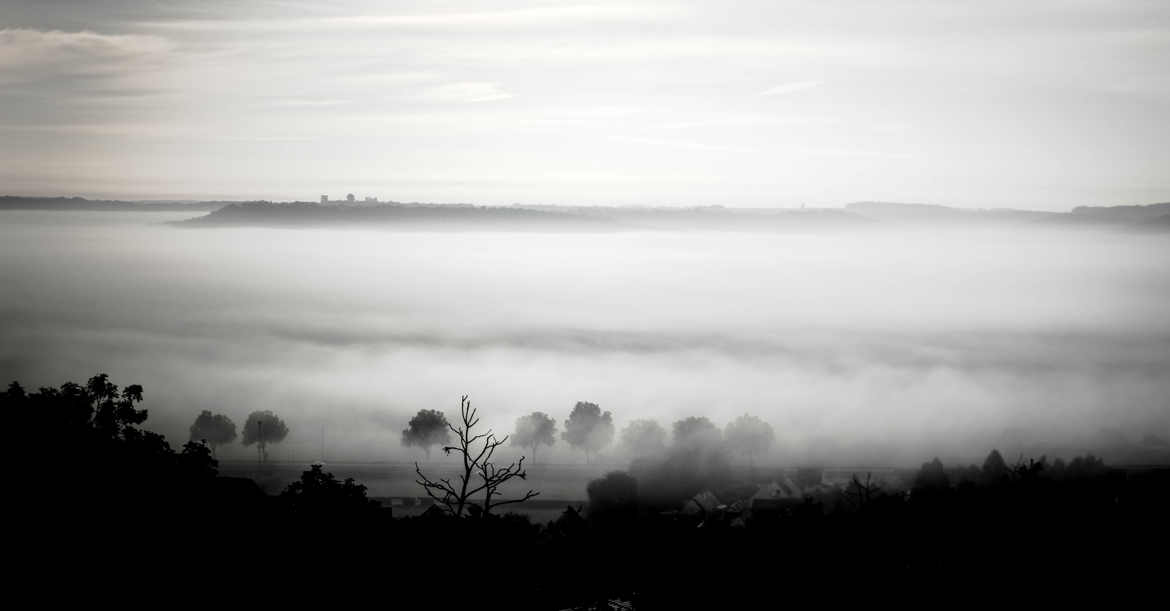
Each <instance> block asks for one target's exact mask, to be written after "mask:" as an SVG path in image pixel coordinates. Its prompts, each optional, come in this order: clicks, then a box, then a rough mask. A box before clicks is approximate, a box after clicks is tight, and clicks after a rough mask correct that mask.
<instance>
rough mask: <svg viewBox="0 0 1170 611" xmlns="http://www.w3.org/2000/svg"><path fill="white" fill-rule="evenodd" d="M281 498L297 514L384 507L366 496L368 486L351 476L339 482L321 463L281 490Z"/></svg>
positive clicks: (331, 512) (340, 512) (359, 510)
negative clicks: (355, 480)
mask: <svg viewBox="0 0 1170 611" xmlns="http://www.w3.org/2000/svg"><path fill="white" fill-rule="evenodd" d="M280 500H281V502H282V503H283V504H284V506H285V507H286V508H287V509H288V510H289V511H291V512H292V513H293V514H300V515H309V516H321V515H329V514H362V513H367V512H372V511H374V510H376V509H378V508H379V507H380V505H379V504H378V502H377V501H374V500H371V499H369V498H367V497H366V487H365V486H363V485H361V484H358V483H356V482H354V480H353V478H347V479H346V480H345V481H344V482H342V481H338V480H337V478H336V477H334V476H333V474H332V473H329V472H328V471H325V470H324V469H323V468H322V466H321V465H312V466H310V467H309V470H308V471H305V472H303V473H301V478H300V479H299V480H297V481H295V482H293V483H291V484H289V485H288V487H287V488H285V489H284V491H283V492H281V493H280Z"/></svg>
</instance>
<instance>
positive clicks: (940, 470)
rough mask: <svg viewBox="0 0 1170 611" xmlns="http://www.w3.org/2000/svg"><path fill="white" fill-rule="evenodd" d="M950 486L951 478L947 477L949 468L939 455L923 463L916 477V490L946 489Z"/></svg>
mask: <svg viewBox="0 0 1170 611" xmlns="http://www.w3.org/2000/svg"><path fill="white" fill-rule="evenodd" d="M950 486H951V478H949V477H947V470H946V469H945V468H944V467H943V464H942V461H941V460H939V459H938V457H935V459H934V460H932V461H930V462H926V463H922V468H921V469H919V470H918V475H916V476H915V477H914V489H915V490H945V489H947V488H950Z"/></svg>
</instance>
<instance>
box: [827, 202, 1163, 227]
mask: <svg viewBox="0 0 1170 611" xmlns="http://www.w3.org/2000/svg"><path fill="white" fill-rule="evenodd" d="M845 209H846V210H849V211H850V212H855V213H857V214H859V215H861V216H864V217H866V218H870V219H873V220H877V221H882V222H887V223H888V222H896V223H953V224H971V223H1009V222H1010V223H1020V222H1025V223H1045V224H1052V225H1056V226H1062V225H1063V226H1082V227H1114V228H1128V229H1143V228H1144V229H1166V228H1167V221H1166V220H1165V219H1164V218H1163V217H1166V216H1167V215H1170V203H1159V204H1149V205H1144V206H1079V207H1077V208H1074V209H1073V210H1072V211H1071V212H1041V211H1036V210H1012V209H997V208H982V209H980V208H954V207H950V206H941V205H938V204H902V203H895V202H855V203H852V204H849V205H847V206H845Z"/></svg>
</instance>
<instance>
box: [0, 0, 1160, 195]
mask: <svg viewBox="0 0 1170 611" xmlns="http://www.w3.org/2000/svg"><path fill="white" fill-rule="evenodd" d="M1168 116H1170V3H1168V2H1166V1H1165V0H1127V1H1124V2H1118V1H1116V0H1035V1H1031V2H1026V3H1021V2H1018V1H1001V0H988V1H983V2H925V1H920V0H913V1H911V0H901V1H897V0H895V1H890V2H863V1H844V0H818V1H796V2H791V1H778V0H769V1H764V2H754V1H750V0H747V1H738V2H735V3H734V4H729V3H726V2H640V1H636V0H621V1H616V2H607V1H604V0H603V1H597V2H586V3H578V2H574V1H511V0H503V1H493V2H457V1H452V2H447V1H429V2H360V1H358V2H327V1H319V2H236V1H232V2H227V1H218V0H215V1H207V0H202V1H199V2H194V1H183V0H175V1H161V2H149V3H147V2H130V1H125V0H111V1H107V2H101V3H95V2H88V1H80V0H37V1H21V0H2V1H0V192H4V193H14V194H29V195H80V196H87V197H115V198H131V199H197V198H205V199H210V198H226V199H245V198H265V199H275V200H284V199H300V200H316V199H317V197H319V196H320V195H321V194H328V195H330V196H331V197H333V198H335V199H337V198H341V197H343V196H344V195H345V194H346V193H350V192H352V193H355V194H356V195H357V196H358V197H359V198H361V197H364V196H376V197H379V198H382V199H390V200H396V201H430V202H475V203H484V204H510V203H521V204H607V205H608V204H616V205H709V204H720V205H728V206H751V207H790V206H800V205H802V204H807V205H815V206H836V205H841V204H844V203H847V202H850V201H859V200H884V201H913V202H929V203H939V204H951V205H959V206H970V207H1017V208H1031V209H1049V210H1067V209H1069V208H1071V207H1073V206H1077V205H1116V204H1141V203H1153V202H1157V201H1170V146H1166V142H1170V121H1167V120H1166V117H1168Z"/></svg>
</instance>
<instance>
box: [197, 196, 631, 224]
mask: <svg viewBox="0 0 1170 611" xmlns="http://www.w3.org/2000/svg"><path fill="white" fill-rule="evenodd" d="M176 224H178V225H184V226H193V227H199V226H228V225H246V226H264V227H322V226H332V227H345V226H350V227H352V226H359V227H371V226H374V227H376V226H386V225H391V226H395V227H401V228H405V229H414V230H424V231H462V230H477V231H483V230H499V231H614V230H616V229H618V227H617V226H616V224H614V223H613V222H611V221H608V220H607V219H601V218H593V217H587V216H583V215H577V214H571V213H566V212H560V213H555V212H547V211H543V210H532V209H526V208H515V207H491V206H474V205H470V204H399V203H381V204H361V205H346V204H341V205H335V204H324V205H323V204H317V203H313V202H290V203H273V202H242V203H233V204H229V205H226V206H223V207H222V208H219V209H218V210H214V211H213V212H211V213H210V214H207V215H206V216H201V217H198V218H194V219H189V220H186V221H178V222H176Z"/></svg>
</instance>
